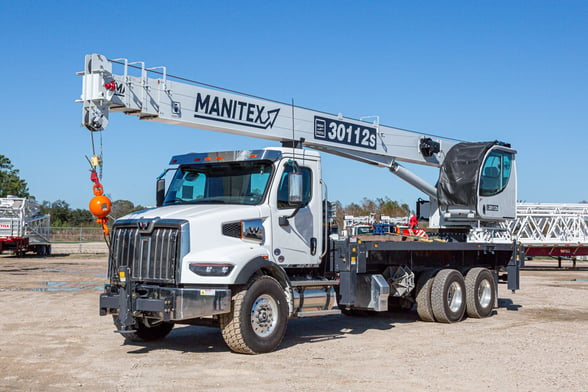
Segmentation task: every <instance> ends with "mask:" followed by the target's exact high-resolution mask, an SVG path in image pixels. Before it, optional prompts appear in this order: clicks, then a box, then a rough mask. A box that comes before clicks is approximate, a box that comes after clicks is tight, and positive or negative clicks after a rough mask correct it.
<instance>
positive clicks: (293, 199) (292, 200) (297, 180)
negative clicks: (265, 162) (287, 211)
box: [288, 173, 303, 207]
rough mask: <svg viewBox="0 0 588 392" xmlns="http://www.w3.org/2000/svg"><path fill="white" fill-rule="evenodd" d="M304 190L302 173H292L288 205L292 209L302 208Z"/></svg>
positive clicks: (289, 182) (289, 178)
mask: <svg viewBox="0 0 588 392" xmlns="http://www.w3.org/2000/svg"><path fill="white" fill-rule="evenodd" d="M302 189H303V183H302V173H290V174H289V175H288V204H289V205H290V206H291V207H301V206H302V201H303V195H302Z"/></svg>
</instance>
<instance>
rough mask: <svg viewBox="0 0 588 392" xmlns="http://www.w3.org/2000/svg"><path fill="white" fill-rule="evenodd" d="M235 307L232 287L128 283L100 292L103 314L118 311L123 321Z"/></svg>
mask: <svg viewBox="0 0 588 392" xmlns="http://www.w3.org/2000/svg"><path fill="white" fill-rule="evenodd" d="M230 310H231V290H230V289H228V288H216V287H215V288H212V287H191V288H176V287H161V286H155V285H133V284H129V282H127V284H125V285H124V286H122V285H121V286H118V285H110V284H107V285H105V287H104V293H102V294H101V295H100V315H101V316H105V315H107V314H116V315H118V318H119V321H120V322H121V323H122V324H123V325H132V324H133V323H134V319H135V318H137V317H143V316H148V317H152V318H158V319H161V320H163V321H181V320H189V319H194V318H198V317H206V316H212V315H215V314H222V313H227V312H229V311H230Z"/></svg>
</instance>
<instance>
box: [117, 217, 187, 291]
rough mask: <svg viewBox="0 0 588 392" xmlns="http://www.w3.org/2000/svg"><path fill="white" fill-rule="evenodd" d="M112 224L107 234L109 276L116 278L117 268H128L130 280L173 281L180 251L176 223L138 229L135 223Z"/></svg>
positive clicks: (178, 229) (178, 232)
mask: <svg viewBox="0 0 588 392" xmlns="http://www.w3.org/2000/svg"><path fill="white" fill-rule="evenodd" d="M133 223H134V224H133V225H132V226H131V225H129V222H128V221H126V222H125V223H124V224H123V225H121V226H120V227H117V225H115V227H114V231H113V234H112V237H111V241H112V242H111V249H110V258H109V277H110V278H112V277H118V271H119V268H120V267H127V268H129V270H130V275H131V276H130V277H131V278H132V279H133V280H134V281H142V282H154V283H170V284H173V283H175V282H176V269H177V265H178V261H179V258H180V257H179V255H180V251H181V249H180V248H181V246H180V244H181V241H180V225H176V226H175V227H169V225H166V226H164V227H158V226H157V224H153V223H151V225H152V227H151V229H150V230H148V231H145V230H142V229H139V227H138V225H137V223H136V222H133Z"/></svg>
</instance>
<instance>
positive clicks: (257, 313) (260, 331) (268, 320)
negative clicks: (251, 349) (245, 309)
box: [251, 294, 278, 337]
mask: <svg viewBox="0 0 588 392" xmlns="http://www.w3.org/2000/svg"><path fill="white" fill-rule="evenodd" d="M277 323H278V303H277V302H276V300H275V299H274V298H273V297H271V296H270V295H267V294H263V295H260V296H259V297H257V299H256V300H255V301H254V302H253V305H252V306H251V327H252V328H253V332H255V334H256V335H257V336H261V337H265V336H268V335H271V334H272V332H274V330H275V329H276V325H277Z"/></svg>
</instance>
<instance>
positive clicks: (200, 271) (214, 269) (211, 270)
mask: <svg viewBox="0 0 588 392" xmlns="http://www.w3.org/2000/svg"><path fill="white" fill-rule="evenodd" d="M234 267H235V266H234V265H233V264H211V263H191V264H190V271H192V272H194V273H195V274H196V275H200V276H227V275H229V274H230V273H231V271H232V270H233V268H234Z"/></svg>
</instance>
